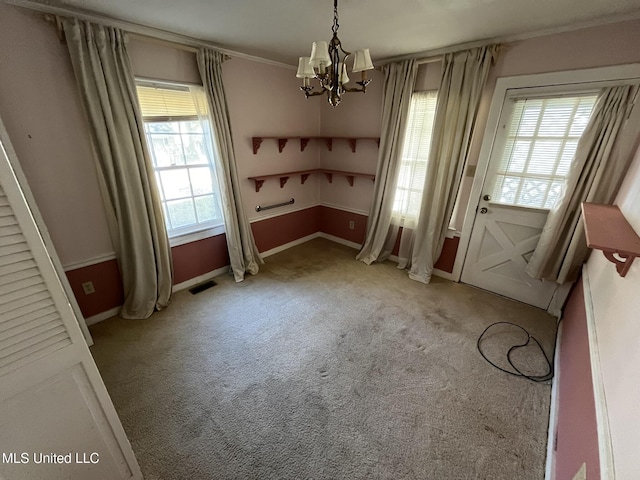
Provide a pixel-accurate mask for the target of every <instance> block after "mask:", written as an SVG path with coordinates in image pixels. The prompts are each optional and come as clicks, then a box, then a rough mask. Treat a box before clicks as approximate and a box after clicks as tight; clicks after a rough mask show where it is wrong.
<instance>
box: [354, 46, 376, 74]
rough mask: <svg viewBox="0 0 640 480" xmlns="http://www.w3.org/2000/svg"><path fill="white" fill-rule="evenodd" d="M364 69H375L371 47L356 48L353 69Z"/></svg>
mask: <svg viewBox="0 0 640 480" xmlns="http://www.w3.org/2000/svg"><path fill="white" fill-rule="evenodd" d="M364 70H373V63H372V62H371V55H370V54H369V49H368V48H365V49H364V50H356V53H355V55H354V58H353V71H354V72H362V71H364Z"/></svg>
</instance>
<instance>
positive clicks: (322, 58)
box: [309, 42, 331, 68]
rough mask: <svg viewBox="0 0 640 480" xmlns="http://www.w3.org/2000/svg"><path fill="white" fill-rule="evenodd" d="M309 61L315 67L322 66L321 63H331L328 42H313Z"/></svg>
mask: <svg viewBox="0 0 640 480" xmlns="http://www.w3.org/2000/svg"><path fill="white" fill-rule="evenodd" d="M309 62H310V63H311V66H312V67H315V68H318V67H320V65H324V66H325V67H328V66H329V65H331V57H330V56H329V47H328V46H327V42H313V45H312V47H311V57H310V59H309Z"/></svg>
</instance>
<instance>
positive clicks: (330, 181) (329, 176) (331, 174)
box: [324, 172, 333, 183]
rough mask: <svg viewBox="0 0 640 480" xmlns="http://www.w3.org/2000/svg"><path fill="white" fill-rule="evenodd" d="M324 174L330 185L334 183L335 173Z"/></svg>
mask: <svg viewBox="0 0 640 480" xmlns="http://www.w3.org/2000/svg"><path fill="white" fill-rule="evenodd" d="M324 174H325V175H326V176H327V180H329V183H333V173H330V172H324Z"/></svg>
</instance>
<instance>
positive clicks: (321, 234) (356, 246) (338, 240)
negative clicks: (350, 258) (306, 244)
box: [317, 232, 362, 250]
mask: <svg viewBox="0 0 640 480" xmlns="http://www.w3.org/2000/svg"><path fill="white" fill-rule="evenodd" d="M317 236H318V237H319V238H324V239H326V240H331V241H332V242H335V243H339V244H340V245H345V246H347V247H351V248H353V249H355V250H360V248H361V247H362V245H360V244H359V243H356V242H351V241H349V240H345V239H344V238H340V237H336V236H335V235H329V234H328V233H324V232H318V235H317Z"/></svg>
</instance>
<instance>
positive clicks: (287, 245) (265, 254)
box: [260, 232, 320, 258]
mask: <svg viewBox="0 0 640 480" xmlns="http://www.w3.org/2000/svg"><path fill="white" fill-rule="evenodd" d="M319 236H320V232H316V233H312V234H311V235H307V236H306V237H302V238H299V239H297V240H294V241H292V242H289V243H284V244H282V245H280V246H279V247H275V248H272V249H271V250H266V251H264V252H260V255H261V256H262V257H263V258H266V257H270V256H271V255H275V254H276V253H280V252H284V251H285V250H288V249H289V248H291V247H295V246H297V245H302V244H303V243H306V242H308V241H309V240H313V239H314V238H318V237H319Z"/></svg>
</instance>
